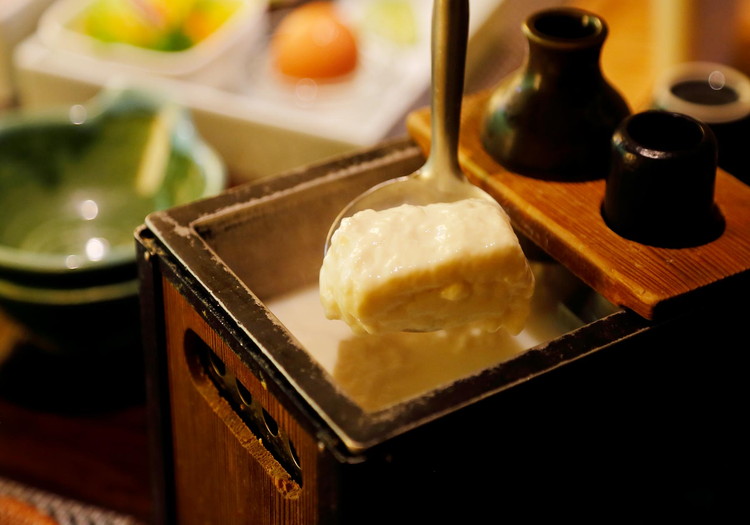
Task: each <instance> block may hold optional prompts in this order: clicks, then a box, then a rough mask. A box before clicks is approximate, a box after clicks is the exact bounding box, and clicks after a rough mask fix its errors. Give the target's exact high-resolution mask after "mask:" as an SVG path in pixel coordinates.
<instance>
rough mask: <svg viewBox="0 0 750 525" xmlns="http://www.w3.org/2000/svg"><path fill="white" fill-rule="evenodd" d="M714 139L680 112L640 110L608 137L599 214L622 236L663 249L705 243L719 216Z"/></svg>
mask: <svg viewBox="0 0 750 525" xmlns="http://www.w3.org/2000/svg"><path fill="white" fill-rule="evenodd" d="M716 160H717V150H716V139H715V137H714V134H713V132H712V131H711V129H710V128H709V127H708V126H707V125H706V124H705V123H703V122H701V121H699V120H696V119H693V118H692V117H689V116H687V115H684V114H682V113H673V112H667V111H658V110H651V111H644V112H641V113H636V114H634V115H631V116H630V117H628V118H626V119H625V120H624V121H623V122H622V124H621V125H620V126H619V127H618V128H617V130H616V131H615V133H614V136H613V138H612V169H611V171H610V173H609V176H608V178H607V183H606V191H605V197H604V203H603V206H602V214H603V216H604V219H605V221H606V222H607V224H608V225H609V226H610V228H612V229H613V230H614V231H615V232H616V233H618V234H620V235H621V236H623V237H626V238H628V239H632V240H635V241H638V242H641V243H644V244H651V245H656V246H663V247H687V246H694V245H699V244H703V243H706V242H710V241H711V240H713V239H715V238H716V237H717V236H718V235H720V234H721V231H722V229H723V219H722V217H721V213H720V211H719V210H718V208H717V206H716V204H715V203H714V187H715V183H716Z"/></svg>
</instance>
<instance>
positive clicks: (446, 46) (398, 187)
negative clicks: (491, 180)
mask: <svg viewBox="0 0 750 525" xmlns="http://www.w3.org/2000/svg"><path fill="white" fill-rule="evenodd" d="M468 32H469V2H468V0H435V2H434V4H433V12H432V58H431V60H432V92H431V98H432V100H431V111H432V115H431V126H432V141H431V146H430V152H429V155H428V158H427V161H426V162H425V164H424V165H423V166H422V167H421V168H420V169H418V170H417V171H415V172H414V173H412V174H410V175H406V176H403V177H398V178H395V179H391V180H388V181H385V182H382V183H380V184H377V185H375V186H373V187H372V188H370V189H369V190H367V191H366V192H364V193H362V194H361V195H360V196H358V197H357V198H355V199H354V200H352V201H351V202H350V203H349V204H348V205H347V206H346V207H345V208H344V209H343V210H342V211H341V212H340V213H339V215H338V216H337V217H336V220H335V221H334V222H333V224H332V225H331V228H330V229H329V231H328V237H327V238H326V244H325V250H326V251H327V250H328V247H329V246H330V245H331V237H332V236H333V234H334V232H335V231H336V230H337V229H338V227H339V226H340V224H341V221H342V220H343V219H345V218H346V217H350V216H352V215H354V214H355V213H357V212H358V211H362V210H366V209H373V210H384V209H388V208H392V207H395V206H399V205H401V204H413V205H420V206H423V205H426V204H430V203H435V202H455V201H458V200H463V199H470V198H482V199H489V200H491V201H493V202H496V201H495V200H494V199H493V198H492V196H490V195H489V194H488V193H487V192H485V191H484V190H482V189H480V188H478V187H477V186H475V185H474V184H472V183H471V182H469V181H468V180H467V179H466V176H465V175H464V174H463V172H462V171H461V168H460V166H459V163H458V135H459V128H460V122H461V99H462V96H463V87H464V68H465V65H466V46H467V39H468Z"/></svg>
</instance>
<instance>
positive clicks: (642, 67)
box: [0, 0, 750, 521]
mask: <svg viewBox="0 0 750 525" xmlns="http://www.w3.org/2000/svg"><path fill="white" fill-rule="evenodd" d="M572 3H573V4H575V5H578V6H581V7H584V8H587V9H590V10H591V11H593V12H595V13H597V14H599V15H601V16H602V17H603V18H604V19H605V20H606V21H607V22H608V24H609V27H610V36H609V38H608V40H607V42H606V43H605V47H604V52H603V56H602V63H603V69H604V72H605V74H606V75H607V76H608V77H609V78H610V80H611V81H612V82H613V84H615V85H616V86H617V87H618V88H619V89H620V90H621V91H622V92H623V93H624V94H625V95H626V97H627V98H628V99H629V101H630V102H631V105H632V107H633V108H635V109H638V108H640V107H642V106H643V105H645V104H646V102H647V97H648V93H649V89H650V85H651V82H652V75H653V71H654V70H655V67H656V64H655V58H654V57H655V54H654V53H653V52H652V50H653V39H652V26H651V23H650V22H651V21H650V20H649V17H648V13H649V10H648V0H634V1H629V2H622V1H618V0H577V1H574V2H572ZM747 3H748V0H741V1H740V4H741V6H742V16H741V17H740V18H739V19H738V21H737V23H738V24H739V25H740V26H741V27H742V28H745V27H748V28H750V22H749V21H750V8H747ZM743 33H744V34H746V35H748V37H744V36H743V37H741V38H740V40H739V41H738V45H737V46H736V47H737V49H738V50H740V52H739V53H738V54H737V55H736V57H735V58H734V59H733V63H734V65H735V66H737V67H738V68H740V69H742V70H744V71H748V67H746V66H747V65H748V64H750V45H747V44H748V43H747V42H746V40H747V39H749V38H750V31H743ZM743 50H748V51H743ZM23 340H24V333H23V331H22V330H20V329H19V328H18V327H16V326H15V325H13V323H11V322H10V321H9V320H8V319H7V318H5V317H3V316H1V315H0V363H2V361H3V356H7V355H8V354H9V352H10V351H11V350H12V349H13V348H14V347H17V345H18V344H19V342H23ZM147 442H148V437H147V424H146V408H145V404H144V403H143V402H142V401H140V402H135V403H134V404H132V405H131V406H123V407H118V408H115V409H112V410H108V411H100V412H98V413H94V414H77V415H76V414H64V413H60V412H56V411H45V410H40V409H37V408H29V407H27V406H24V405H23V404H22V403H17V402H13V401H11V400H9V399H2V398H0V476H4V477H8V478H12V479H15V480H18V481H20V482H22V483H27V484H30V485H33V486H35V487H38V488H41V489H45V490H49V491H52V492H55V493H57V494H61V495H64V496H68V497H71V498H75V499H79V500H81V501H84V502H88V503H92V504H95V505H101V506H103V507H106V508H109V509H113V510H117V511H121V512H124V513H127V514H131V515H133V516H136V517H137V518H140V519H142V520H144V521H147V520H149V516H150V513H151V509H152V507H153V505H152V502H151V495H150V488H149V469H148V450H147Z"/></svg>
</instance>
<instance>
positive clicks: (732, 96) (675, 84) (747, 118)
mask: <svg viewBox="0 0 750 525" xmlns="http://www.w3.org/2000/svg"><path fill="white" fill-rule="evenodd" d="M653 106H654V109H663V110H666V111H675V112H677V113H684V114H685V115H689V116H691V117H693V118H696V119H698V120H700V121H702V122H705V123H706V124H708V125H709V126H710V127H711V131H713V132H714V135H715V136H716V143H717V145H718V146H717V147H718V152H719V158H718V165H719V167H721V168H723V169H724V170H725V171H727V172H728V173H730V174H732V175H734V176H735V177H737V178H738V179H740V180H742V181H743V182H745V183H746V184H750V156H749V155H748V154H747V142H748V136H750V77H748V76H747V75H745V74H744V73H742V72H740V71H739V70H737V69H734V68H732V67H729V66H727V65H725V64H719V63H715V62H684V63H680V64H675V65H673V66H671V67H669V68H667V69H665V70H664V71H663V72H662V73H661V74H660V75H659V76H658V77H657V79H656V81H655V84H654V90H653Z"/></svg>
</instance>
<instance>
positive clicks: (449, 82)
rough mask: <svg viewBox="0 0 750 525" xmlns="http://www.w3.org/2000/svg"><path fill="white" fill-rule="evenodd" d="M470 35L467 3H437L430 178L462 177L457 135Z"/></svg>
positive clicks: (463, 0)
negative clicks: (447, 175) (442, 176)
mask: <svg viewBox="0 0 750 525" xmlns="http://www.w3.org/2000/svg"><path fill="white" fill-rule="evenodd" d="M468 34H469V1H468V0H434V4H433V11H432V100H431V104H432V106H431V107H432V117H431V118H432V124H431V125H432V144H431V146H430V154H429V159H428V165H429V166H430V169H429V170H428V171H429V172H430V175H431V176H433V177H437V178H441V173H442V174H443V175H446V174H451V175H450V176H451V178H453V177H454V176H455V175H454V174H459V175H460V174H461V171H460V168H459V164H458V136H459V128H460V122H461V99H462V97H463V90H464V74H465V68H466V47H467V40H468Z"/></svg>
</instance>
